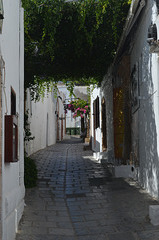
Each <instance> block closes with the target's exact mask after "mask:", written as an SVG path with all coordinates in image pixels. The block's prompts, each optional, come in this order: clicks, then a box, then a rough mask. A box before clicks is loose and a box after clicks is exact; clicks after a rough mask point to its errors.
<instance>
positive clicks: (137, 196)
mask: <svg viewBox="0 0 159 240" xmlns="http://www.w3.org/2000/svg"><path fill="white" fill-rule="evenodd" d="M32 158H33V159H34V160H35V161H36V164H37V168H38V185H37V187H36V188H32V189H27V190H26V198H25V203H26V206H25V210H24V215H23V217H22V220H21V222H20V224H19V229H18V233H17V235H16V240H159V227H154V226H153V225H152V224H151V223H150V221H149V217H148V209H149V205H153V204H158V202H157V201H155V200H154V199H152V198H151V197H150V196H149V195H148V194H147V193H146V192H145V191H144V190H143V189H141V188H140V187H139V186H138V185H137V183H136V182H135V181H132V180H124V179H121V178H119V179H115V178H113V177H112V176H111V174H110V172H109V171H108V169H106V168H105V167H104V166H102V165H101V164H100V163H98V162H97V161H96V160H94V159H93V157H92V151H90V150H86V151H84V150H83V143H82V142H81V139H78V138H75V137H71V139H68V140H64V141H63V142H59V143H57V144H55V145H53V146H50V147H47V148H45V149H43V150H40V151H38V152H37V153H35V154H34V155H32Z"/></svg>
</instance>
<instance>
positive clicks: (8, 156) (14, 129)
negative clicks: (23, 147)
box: [5, 115, 18, 162]
mask: <svg viewBox="0 0 159 240" xmlns="http://www.w3.org/2000/svg"><path fill="white" fill-rule="evenodd" d="M17 161H18V120H17V117H16V116H15V115H6V116H5V162H17Z"/></svg>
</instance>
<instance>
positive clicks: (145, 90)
mask: <svg viewBox="0 0 159 240" xmlns="http://www.w3.org/2000/svg"><path fill="white" fill-rule="evenodd" d="M151 21H152V22H153V23H156V24H157V27H158V33H159V17H158V16H157V8H156V5H155V2H154V1H150V0H149V1H147V6H146V8H145V9H144V15H143V17H142V19H141V21H140V24H139V25H138V29H137V31H136V33H135V36H134V39H135V42H134V46H133V48H132V52H131V70H132V68H133V66H134V64H136V63H139V91H140V96H139V99H140V106H139V109H138V111H136V112H135V113H133V114H132V126H134V127H133V128H132V147H133V146H137V148H138V158H139V172H138V180H139V182H140V184H141V185H142V186H143V187H144V188H145V189H146V190H147V191H148V192H149V193H150V194H151V195H153V196H155V197H159V98H158V96H159V80H158V79H159V58H158V54H155V53H153V54H151V53H150V47H149V44H148V43H147V34H148V27H149V25H150V24H151ZM158 38H159V35H158ZM135 129H138V131H136V132H138V135H137V134H136V132H135Z"/></svg>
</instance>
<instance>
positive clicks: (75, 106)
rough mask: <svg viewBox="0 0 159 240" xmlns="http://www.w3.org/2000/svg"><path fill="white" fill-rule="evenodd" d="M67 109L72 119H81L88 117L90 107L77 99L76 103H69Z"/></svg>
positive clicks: (85, 102)
mask: <svg viewBox="0 0 159 240" xmlns="http://www.w3.org/2000/svg"><path fill="white" fill-rule="evenodd" d="M67 109H68V110H70V111H71V112H73V113H74V114H73V117H74V118H76V117H81V118H84V116H86V117H87V116H89V111H90V106H89V104H88V103H87V101H85V100H82V99H78V100H76V101H71V102H70V103H69V104H68V105H67Z"/></svg>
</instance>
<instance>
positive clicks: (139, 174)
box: [93, 0, 159, 198]
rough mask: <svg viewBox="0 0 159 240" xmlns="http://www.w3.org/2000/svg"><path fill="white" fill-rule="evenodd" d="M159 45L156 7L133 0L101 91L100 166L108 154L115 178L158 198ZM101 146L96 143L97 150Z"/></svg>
mask: <svg viewBox="0 0 159 240" xmlns="http://www.w3.org/2000/svg"><path fill="white" fill-rule="evenodd" d="M158 40H159V1H158V0H156V1H152V0H147V1H144V0H133V1H132V4H131V7H130V11H129V14H128V17H127V20H126V24H125V27H124V30H123V34H122V36H121V41H120V43H119V46H118V50H117V54H116V58H115V60H114V63H113V64H112V67H111V68H110V70H109V72H108V73H107V75H106V76H105V77H104V80H103V82H102V86H101V97H102V96H104V97H105V102H106V119H105V122H106V129H107V131H106V132H107V136H106V138H107V150H106V154H105V156H104V157H103V161H104V160H105V161H107V162H109V161H110V157H109V154H107V153H111V157H112V160H113V159H114V160H113V161H111V162H113V163H114V165H115V166H116V165H118V166H116V167H115V174H116V175H117V176H124V177H126V176H127V177H129V176H131V177H135V178H136V179H137V180H138V182H139V183H140V185H141V186H143V187H144V188H145V189H146V190H147V191H148V192H149V193H150V194H151V195H152V196H154V197H157V198H159V98H158V96H159V80H158V79H159V57H158V56H159V43H158ZM97 94H98V93H97ZM97 94H96V95H97ZM93 97H94V99H95V98H96V96H93ZM108 108H109V109H108ZM109 117H111V118H110V121H109ZM110 129H111V132H110ZM96 131H97V130H96ZM100 134H101V133H98V135H100ZM98 141H99V140H98ZM101 142H102V139H101V138H100V144H101ZM95 150H96V149H95ZM99 150H100V153H99V156H103V153H102V152H103V150H102V151H101V147H100V149H98V151H99ZM99 156H97V157H99ZM101 158H102V157H101Z"/></svg>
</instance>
